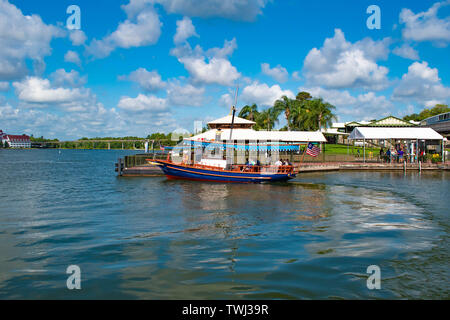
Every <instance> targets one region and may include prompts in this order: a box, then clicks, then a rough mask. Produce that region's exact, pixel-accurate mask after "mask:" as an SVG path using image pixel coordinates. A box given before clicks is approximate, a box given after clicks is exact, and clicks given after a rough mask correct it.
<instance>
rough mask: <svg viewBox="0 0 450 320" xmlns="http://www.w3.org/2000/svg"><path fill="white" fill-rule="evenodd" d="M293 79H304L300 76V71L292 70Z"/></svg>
mask: <svg viewBox="0 0 450 320" xmlns="http://www.w3.org/2000/svg"><path fill="white" fill-rule="evenodd" d="M292 79H294V80H295V81H300V80H302V77H301V76H300V72H298V71H294V72H292Z"/></svg>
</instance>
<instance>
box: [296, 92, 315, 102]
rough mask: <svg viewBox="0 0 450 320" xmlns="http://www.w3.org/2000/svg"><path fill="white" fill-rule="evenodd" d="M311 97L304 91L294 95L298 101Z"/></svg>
mask: <svg viewBox="0 0 450 320" xmlns="http://www.w3.org/2000/svg"><path fill="white" fill-rule="evenodd" d="M311 98H312V96H311V94H310V93H309V92H306V91H301V92H299V93H297V96H296V97H295V99H296V100H298V101H305V100H310V99H311Z"/></svg>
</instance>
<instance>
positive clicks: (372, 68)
mask: <svg viewBox="0 0 450 320" xmlns="http://www.w3.org/2000/svg"><path fill="white" fill-rule="evenodd" d="M389 43H390V39H388V38H387V39H384V40H381V41H373V40H371V39H369V38H366V39H363V40H361V41H358V42H356V43H354V44H352V43H350V42H348V41H346V40H345V36H344V33H343V32H342V31H341V30H340V29H336V30H335V34H334V37H333V38H327V39H326V40H325V42H324V44H323V47H322V48H320V49H317V48H313V49H312V50H311V51H310V52H309V53H308V55H307V56H306V58H305V60H304V65H303V68H304V69H303V71H304V74H305V76H306V79H307V81H308V83H310V84H313V85H322V86H325V87H328V88H364V89H371V90H382V89H384V88H386V86H387V85H388V79H387V77H386V75H387V73H388V71H389V70H388V68H386V67H383V66H379V65H377V63H376V61H377V60H379V59H385V58H386V57H387V55H388V52H389V48H388V46H389Z"/></svg>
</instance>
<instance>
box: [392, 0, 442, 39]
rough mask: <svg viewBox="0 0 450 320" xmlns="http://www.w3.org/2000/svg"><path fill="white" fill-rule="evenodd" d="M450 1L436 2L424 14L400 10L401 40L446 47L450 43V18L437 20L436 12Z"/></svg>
mask: <svg viewBox="0 0 450 320" xmlns="http://www.w3.org/2000/svg"><path fill="white" fill-rule="evenodd" d="M449 4H450V1H442V2H436V3H435V4H434V5H433V6H431V8H430V9H428V10H427V11H425V12H419V13H417V14H414V12H412V11H411V10H410V9H402V11H401V12H400V23H402V24H404V25H405V26H404V28H403V30H402V35H403V38H405V39H408V40H414V41H418V42H420V41H431V42H433V43H434V44H436V45H437V46H447V45H448V43H449V42H450V17H446V18H443V19H439V17H438V16H437V13H438V10H439V9H440V8H442V7H443V6H447V5H449Z"/></svg>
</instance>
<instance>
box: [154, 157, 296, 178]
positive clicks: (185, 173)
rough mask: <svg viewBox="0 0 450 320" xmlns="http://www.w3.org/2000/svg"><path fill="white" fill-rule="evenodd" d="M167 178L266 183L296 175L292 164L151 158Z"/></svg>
mask: <svg viewBox="0 0 450 320" xmlns="http://www.w3.org/2000/svg"><path fill="white" fill-rule="evenodd" d="M148 161H149V162H150V161H151V162H154V163H156V164H157V165H158V166H159V167H160V168H161V169H162V171H163V172H164V174H165V175H166V176H167V178H168V179H184V180H194V181H214V182H237V183H267V182H285V181H288V180H290V179H294V178H295V177H296V173H295V171H294V166H292V165H281V166H280V165H278V166H277V165H269V166H262V165H259V166H258V165H252V164H247V165H245V164H244V165H231V166H229V167H220V166H212V165H204V164H199V163H196V164H185V163H180V164H176V163H174V162H173V161H171V160H153V159H148Z"/></svg>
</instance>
